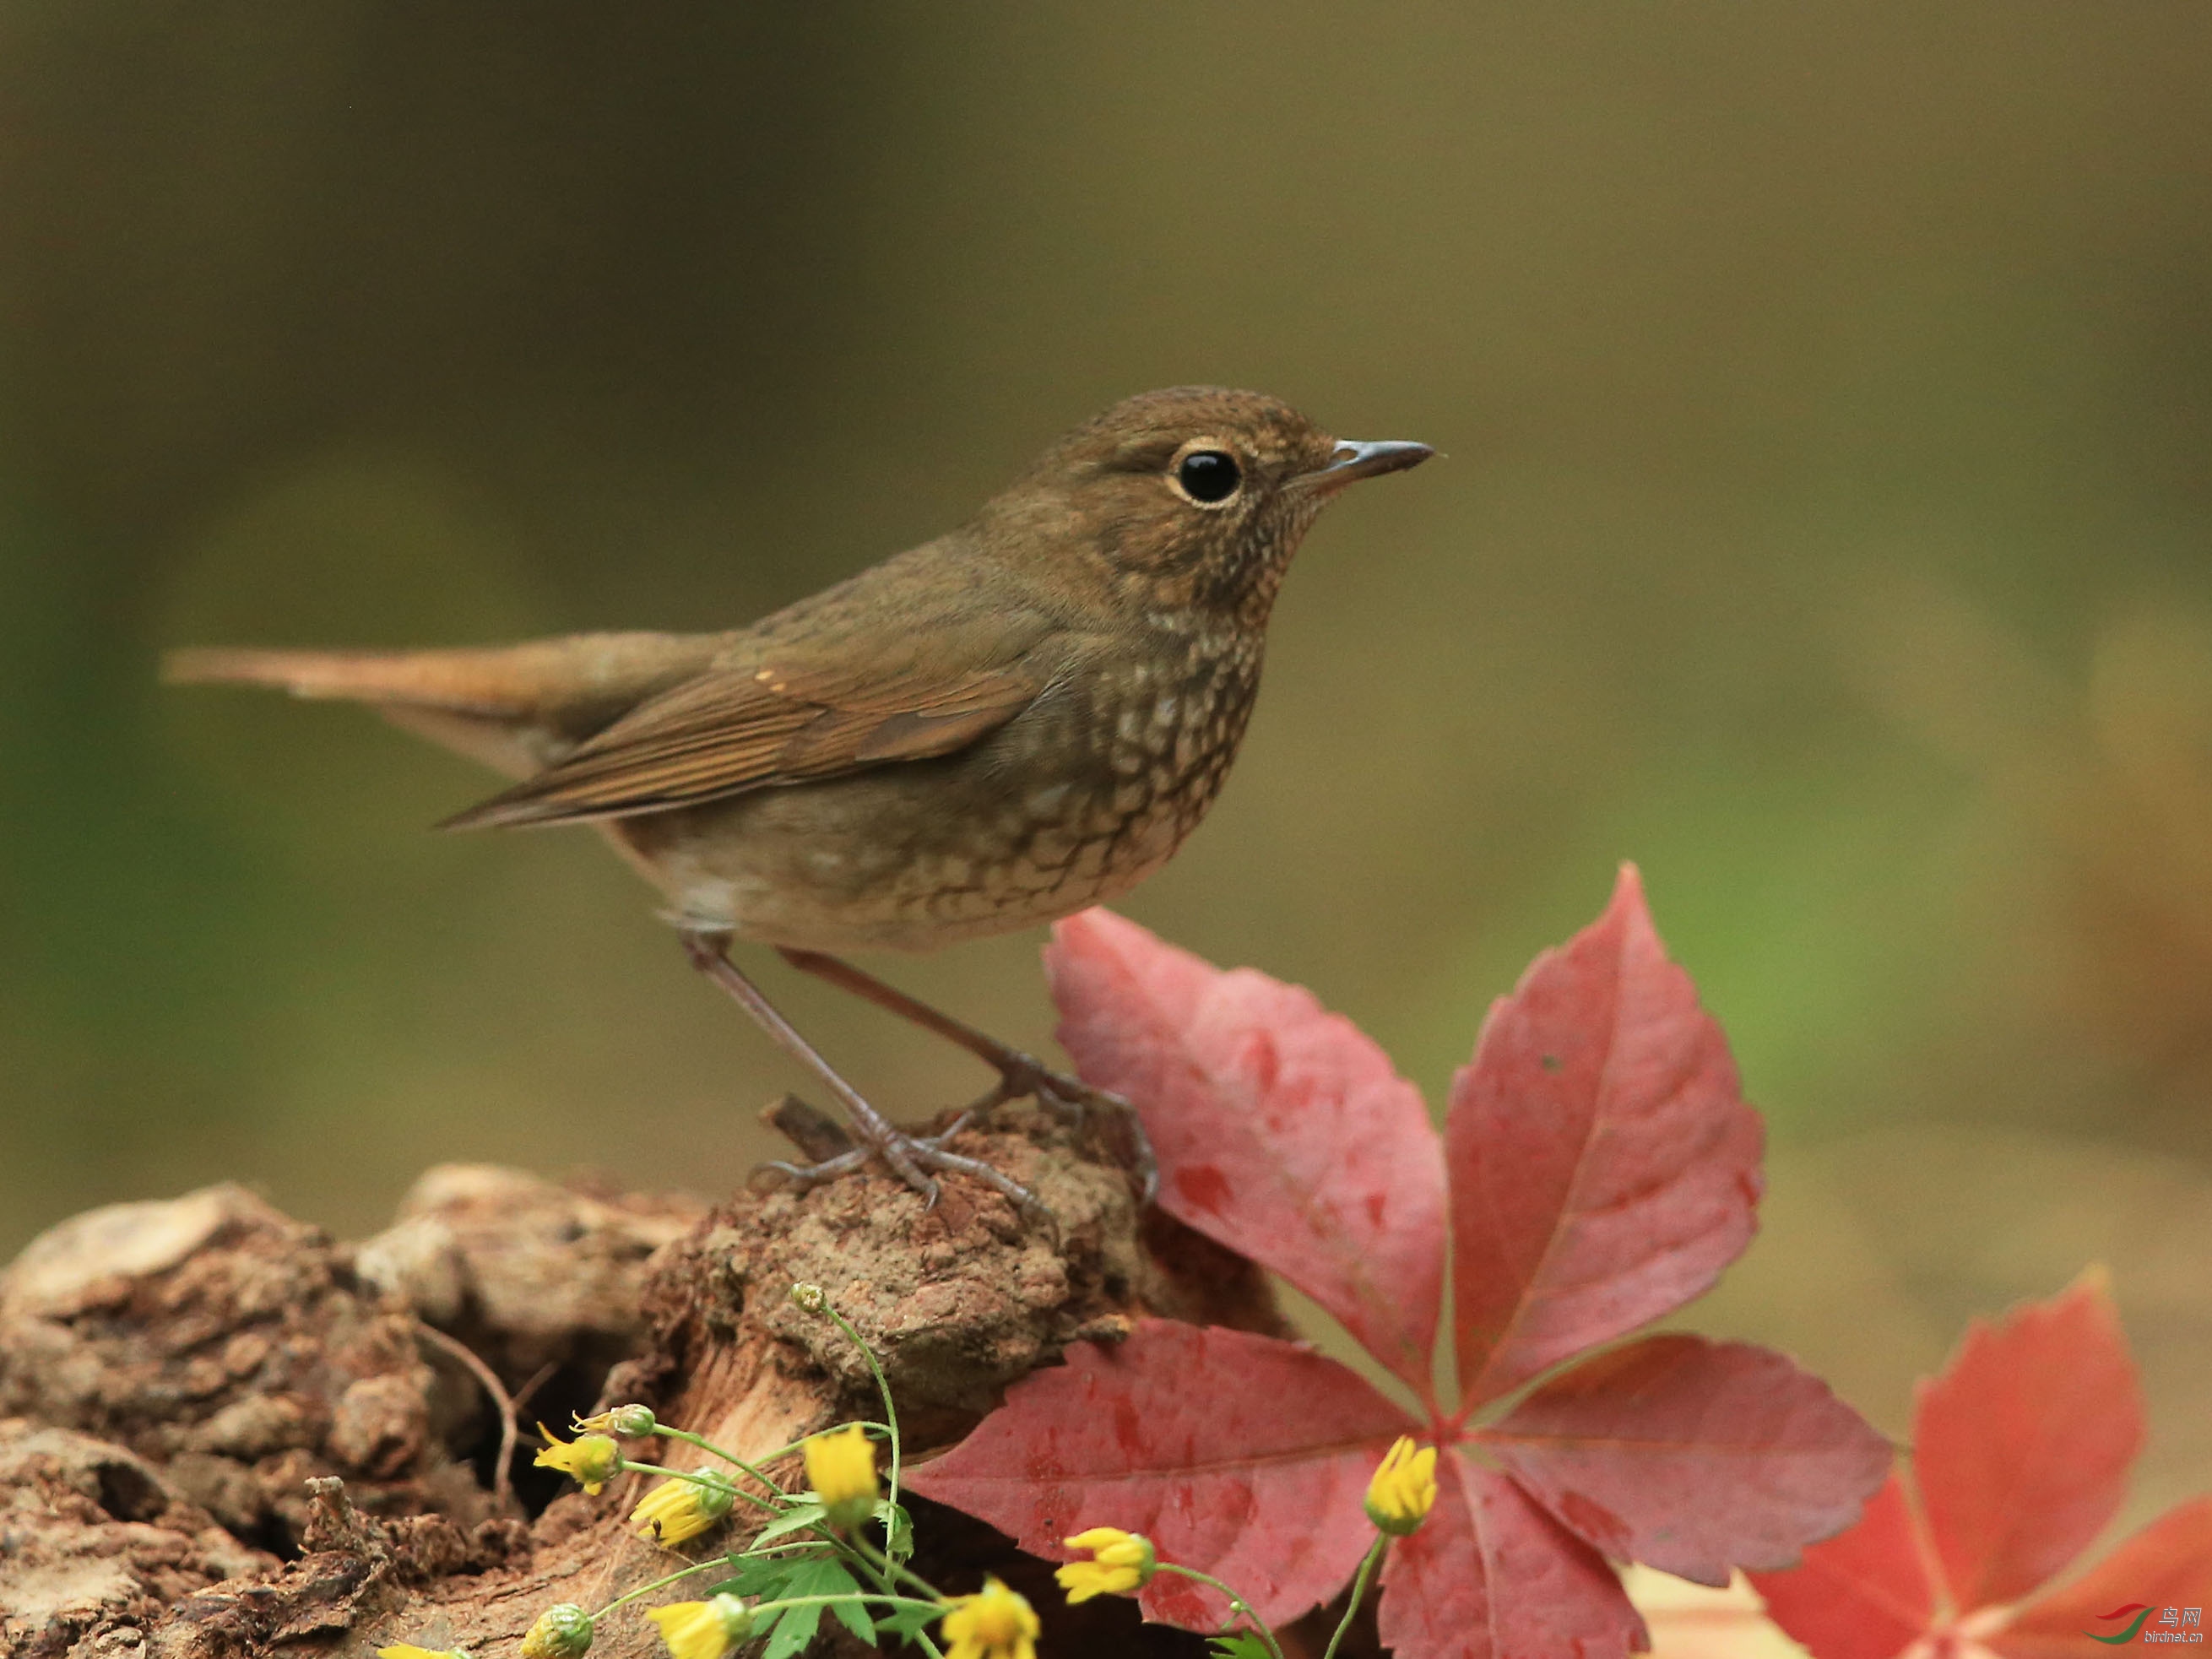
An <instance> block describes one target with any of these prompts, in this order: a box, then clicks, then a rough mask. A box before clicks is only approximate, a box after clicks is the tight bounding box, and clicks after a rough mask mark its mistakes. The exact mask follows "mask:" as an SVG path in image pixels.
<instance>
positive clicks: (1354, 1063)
mask: <svg viewBox="0 0 2212 1659" xmlns="http://www.w3.org/2000/svg"><path fill="white" fill-rule="evenodd" d="M1045 969H1046V972H1047V974H1048V976H1049V977H1050V979H1051V981H1052V991H1053V996H1054V1000H1056V1001H1057V1002H1058V1003H1059V1005H1060V1042H1061V1044H1062V1046H1064V1047H1065V1048H1066V1049H1067V1051H1068V1053H1069V1054H1073V1056H1074V1057H1075V1063H1076V1066H1077V1068H1078V1069H1079V1071H1080V1072H1081V1073H1082V1075H1083V1079H1084V1080H1085V1082H1087V1083H1091V1084H1094V1085H1097V1086H1098V1087H1099V1088H1102V1089H1111V1090H1113V1091H1115V1092H1116V1093H1119V1094H1121V1095H1124V1096H1127V1097H1128V1099H1129V1100H1130V1101H1132V1102H1133V1103H1134V1104H1135V1105H1136V1108H1137V1109H1138V1111H1139V1113H1141V1114H1142V1115H1143V1117H1144V1121H1145V1127H1146V1130H1147V1131H1148V1132H1149V1133H1151V1135H1152V1145H1153V1146H1154V1147H1155V1149H1156V1150H1157V1151H1158V1153H1159V1158H1160V1175H1161V1191H1160V1205H1161V1207H1162V1208H1164V1209H1165V1210H1166V1211H1167V1212H1169V1213H1170V1215H1173V1216H1175V1217H1176V1218H1177V1219H1179V1220H1182V1221H1185V1222H1188V1224H1189V1225H1191V1226H1193V1227H1195V1228H1197V1229H1198V1230H1199V1231H1200V1232H1202V1233H1205V1234H1206V1235H1207V1236H1208V1237H1211V1238H1213V1239H1215V1240H1217V1241H1218V1242H1219V1243H1223V1244H1225V1245H1227V1246H1228V1247H1229V1248H1230V1249H1232V1250H1236V1251H1237V1252H1239V1253H1240V1254H1242V1255H1247V1256H1249V1257H1250V1258H1251V1259H1252V1260H1253V1261H1257V1262H1259V1263H1260V1264H1261V1266H1263V1267H1272V1268H1273V1269H1274V1271H1275V1272H1277V1273H1280V1274H1282V1276H1283V1277H1284V1278H1285V1279H1289V1280H1290V1281H1291V1284H1293V1285H1297V1287H1298V1289H1300V1290H1301V1291H1304V1292H1305V1293H1306V1294H1307V1295H1308V1296H1310V1297H1312V1298H1313V1299H1314V1300H1315V1301H1316V1302H1317V1303H1319V1304H1321V1305H1322V1307H1323V1308H1325V1309H1327V1310H1328V1311H1329V1312H1330V1313H1332V1314H1334V1316H1336V1317H1337V1318H1338V1319H1339V1320H1340V1321H1342V1322H1343V1323H1344V1326H1345V1328H1346V1330H1348V1331H1350V1332H1351V1333H1352V1335H1353V1336H1354V1337H1356V1338H1358V1340H1359V1342H1360V1343H1361V1345H1362V1346H1364V1347H1365V1348H1366V1349H1367V1351H1368V1352H1370V1353H1372V1354H1373V1355H1374V1356H1375V1357H1376V1358H1377V1359H1379V1360H1381V1361H1382V1362H1383V1364H1384V1365H1386V1366H1388V1367H1389V1369H1390V1370H1392V1371H1393V1372H1395V1374H1396V1375H1397V1376H1401V1377H1403V1378H1404V1379H1405V1380H1406V1381H1407V1383H1411V1384H1412V1385H1413V1389H1414V1390H1415V1392H1417V1393H1418V1394H1419V1395H1420V1397H1421V1398H1422V1399H1423V1400H1430V1399H1431V1398H1432V1397H1433V1393H1434V1389H1433V1387H1432V1385H1431V1361H1432V1358H1433V1352H1434V1349H1435V1346H1436V1335H1437V1318H1438V1316H1439V1313H1440V1311H1441V1310H1440V1307H1439V1304H1440V1302H1441V1299H1442V1297H1443V1249H1444V1195H1443V1194H1444V1175H1443V1152H1442V1150H1441V1149H1440V1148H1439V1146H1437V1136H1436V1132H1435V1130H1434V1129H1433V1128H1431V1127H1430V1124H1429V1115H1428V1109H1427V1108H1426V1107H1425V1106H1424V1105H1423V1104H1422V1103H1421V1097H1420V1092H1419V1091H1418V1090H1417V1089H1415V1088H1414V1087H1413V1085H1412V1084H1410V1083H1408V1082H1407V1081H1406V1080H1405V1079H1403V1078H1401V1077H1400V1076H1399V1075H1398V1074H1397V1073H1395V1071H1393V1070H1392V1069H1391V1066H1390V1061H1389V1057H1388V1056H1386V1055H1385V1054H1383V1051H1382V1050H1381V1049H1380V1048H1376V1046H1375V1044H1374V1042H1373V1041H1372V1040H1371V1039H1370V1038H1369V1037H1367V1036H1365V1035H1364V1033H1362V1032H1361V1031H1360V1030H1359V1029H1358V1027H1357V1026H1355V1025H1353V1024H1352V1022H1351V1021H1350V1020H1348V1019H1346V1018H1343V1017H1342V1016H1341V1015H1339V1014H1332V1013H1328V1012H1326V1011H1324V1010H1323V1009H1322V1006H1321V1005H1320V1004H1319V1003H1317V1002H1316V1001H1315V1000H1314V998H1313V996H1312V994H1311V993H1310V992H1307V991H1304V990H1302V989H1300V988H1299V987H1297V986H1294V985H1285V984H1283V983H1281V982H1280V981H1276V980H1273V979H1269V978H1268V977H1267V975H1264V974H1261V973H1257V972H1255V971H1254V970H1253V969H1249V968H1240V969H1236V970H1234V971H1232V972H1228V973H1224V972H1223V971H1222V970H1221V969H1218V968H1215V967H1212V965H1210V964H1209V963H1205V962H1201V961H1200V959H1199V958H1198V957H1194V956H1192V955H1190V954H1189V953H1188V951H1178V950H1176V948H1175V947H1174V946H1172V945H1164V944H1163V943H1161V941H1160V940H1159V939H1157V938H1155V937H1154V936H1153V935H1152V934H1151V933H1147V932H1146V931H1145V929H1143V928H1142V927H1138V926H1137V924H1136V923H1134V922H1133V921H1123V920H1122V919H1121V917H1119V916H1117V915H1114V914H1112V913H1111V912H1110V911H1107V910H1085V911H1084V912H1082V913H1081V914H1079V915H1073V916H1070V917H1069V918H1068V919H1067V920H1066V921H1063V922H1061V923H1060V925H1059V926H1058V927H1055V928H1054V930H1053V942H1052V944H1051V945H1049V946H1048V948H1047V950H1046V951H1045Z"/></svg>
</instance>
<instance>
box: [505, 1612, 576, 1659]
mask: <svg viewBox="0 0 2212 1659" xmlns="http://www.w3.org/2000/svg"><path fill="white" fill-rule="evenodd" d="M591 1650H592V1620H591V1615H590V1614H588V1613H586V1612H585V1611H584V1610H583V1608H581V1607H578V1606H576V1605H575V1603H574V1602H573V1601H563V1602H562V1603H561V1605H560V1606H558V1607H548V1608H546V1609H545V1611H544V1612H543V1613H539V1614H538V1622H537V1623H536V1624H534V1625H532V1626H531V1627H530V1630H529V1632H528V1634H526V1636H524V1637H523V1638H522V1659H583V1656H584V1655H585V1654H586V1653H589V1652H590V1651H591Z"/></svg>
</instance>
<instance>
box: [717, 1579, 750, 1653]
mask: <svg viewBox="0 0 2212 1659" xmlns="http://www.w3.org/2000/svg"><path fill="white" fill-rule="evenodd" d="M707 1605H708V1607H712V1608H714V1616H715V1617H716V1618H718V1619H720V1620H721V1621H722V1634H723V1635H724V1636H725V1637H726V1638H728V1640H729V1644H730V1645H731V1646H732V1647H735V1646H737V1644H738V1643H740V1642H742V1641H744V1639H745V1638H747V1637H748V1636H750V1635H751V1634H752V1633H753V1610H752V1609H751V1608H750V1607H747V1606H746V1605H745V1604H744V1602H743V1601H739V1600H738V1598H737V1597H736V1596H734V1595H731V1594H730V1593H729V1592H728V1591H727V1590H725V1591H723V1592H722V1594H720V1595H714V1596H709V1597H708V1600H707Z"/></svg>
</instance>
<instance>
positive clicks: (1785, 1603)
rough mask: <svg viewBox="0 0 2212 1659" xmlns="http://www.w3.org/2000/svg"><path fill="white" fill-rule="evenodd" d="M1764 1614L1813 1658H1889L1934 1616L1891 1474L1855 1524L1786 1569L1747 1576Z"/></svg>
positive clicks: (1932, 1592) (1905, 1507) (1930, 1590)
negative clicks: (1797, 1563)
mask: <svg viewBox="0 0 2212 1659" xmlns="http://www.w3.org/2000/svg"><path fill="white" fill-rule="evenodd" d="M1751 1582H1752V1585H1753V1588H1754V1589H1757V1590H1758V1591H1759V1595H1760V1596H1761V1597H1762V1598H1763V1599H1764V1600H1765V1602H1766V1614H1767V1617H1768V1618H1770V1619H1771V1620H1774V1622H1775V1623H1776V1624H1778V1625H1779V1626H1782V1628H1783V1629H1784V1630H1786V1631H1788V1632H1790V1635H1792V1636H1794V1637H1796V1638H1797V1639H1798V1640H1799V1641H1800V1642H1802V1643H1803V1644H1805V1645H1806V1646H1807V1647H1808V1648H1810V1649H1811V1650H1813V1651H1814V1653H1815V1654H1817V1655H1819V1656H1820V1659H1893V1656H1895V1655H1897V1654H1899V1653H1902V1652H1904V1651H1905V1648H1906V1647H1907V1646H1908V1645H1909V1644H1911V1642H1912V1641H1913V1639H1914V1638H1917V1637H1918V1636H1920V1635H1922V1634H1923V1632H1926V1631H1927V1629H1928V1628H1929V1625H1930V1624H1931V1623H1932V1622H1933V1620H1934V1619H1935V1616H1936V1587H1935V1585H1934V1583H1932V1582H1930V1580H1929V1577H1928V1571H1927V1569H1926V1567H1925V1566H1924V1565H1923V1563H1922V1560H1921V1556H1920V1546H1919V1542H1918V1541H1917V1539H1916V1538H1915V1537H1914V1535H1913V1521H1912V1509H1911V1504H1910V1502H1909V1501H1908V1500H1907V1498H1905V1485H1904V1483H1903V1482H1902V1481H1901V1480H1899V1479H1898V1477H1897V1476H1896V1475H1894V1474H1893V1475H1891V1476H1890V1477H1889V1480H1887V1483H1886V1484H1884V1486H1882V1489H1881V1491H1880V1492H1876V1493H1875V1495H1874V1501H1873V1502H1871V1503H1870V1504H1868V1505H1867V1507H1866V1515H1865V1516H1864V1518H1863V1519H1862V1520H1861V1521H1860V1522H1859V1523H1858V1525H1857V1526H1856V1527H1853V1528H1851V1529H1850V1531H1849V1532H1847V1533H1844V1534H1843V1535H1842V1536H1841V1537H1838V1538H1831V1539H1829V1540H1828V1541H1826V1542H1825V1543H1820V1544H1815V1545H1814V1546H1813V1547H1811V1548H1809V1549H1808V1550H1807V1551H1806V1552H1805V1562H1804V1565H1802V1566H1801V1567H1799V1568H1797V1569H1796V1571H1792V1572H1780V1573H1756V1572H1755V1573H1753V1574H1752V1576H1751Z"/></svg>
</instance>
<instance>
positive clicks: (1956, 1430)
mask: <svg viewBox="0 0 2212 1659" xmlns="http://www.w3.org/2000/svg"><path fill="white" fill-rule="evenodd" d="M2142 1439H2143V1408H2142V1389H2141V1387H2140V1386H2139V1385H2138V1383H2137V1382H2136V1369H2135V1364H2134V1362H2133V1361H2132V1360H2131V1359H2130V1358H2129V1357H2128V1347H2127V1339H2126V1338H2125V1337H2124V1335H2123V1334H2121V1331H2120V1321H2119V1314H2118V1310H2116V1309H2115V1308H2114V1307H2113V1306H2112V1295H2111V1292H2110V1291H2108V1290H2107V1289H2106V1284H2105V1279H2104V1276H2103V1274H2102V1273H2096V1272H2092V1273H2085V1274H2083V1275H2082V1276H2081V1278H2080V1279H2076V1280H2075V1282H2074V1284H2073V1285H2070V1286H2069V1287H2068V1288H2067V1289H2066V1290H2065V1291H2063V1292H2061V1293H2060V1294H2059V1295H2058V1296H2057V1297H2053V1298H2052V1299H2051V1300H2050V1301H2048V1302H2041V1303H2031V1304H2028V1305H2027V1306H2026V1307H2024V1308H2021V1309H2018V1310H2015V1312H2013V1313H2012V1314H2010V1315H2009V1316H2007V1317H2005V1318H2004V1319H2002V1320H2000V1321H1999V1322H1997V1323H1996V1324H1994V1325H1988V1324H1984V1323H1982V1322H1979V1321H1976V1322H1974V1323H1973V1324H1972V1325H1971V1326H1969V1327H1968V1328H1967V1330H1966V1340H1965V1341H1964V1342H1963V1343H1962V1344H1960V1348H1959V1352H1957V1354H1956V1355H1954V1357H1953V1358H1952V1360H1951V1363H1950V1364H1948V1366H1946V1367H1945V1368H1944V1370H1943V1374H1942V1376H1938V1377H1936V1379H1935V1380H1934V1381H1932V1382H1928V1383H1923V1384H1921V1387H1920V1398H1919V1404H1918V1407H1917V1410H1916V1411H1915V1413H1914V1417H1913V1431H1912V1442H1913V1446H1914V1448H1915V1458H1914V1464H1913V1475H1914V1480H1915V1482H1916V1484H1917V1486H1918V1487H1919V1489H1920V1501H1921V1504H1922V1506H1923V1509H1924V1510H1925V1511H1926V1513H1927V1516H1928V1525H1929V1531H1930V1532H1931V1533H1932V1534H1934V1536H1935V1541H1936V1554H1937V1555H1938V1556H1939V1557H1940V1558H1941V1559H1942V1564H1943V1571H1944V1575H1945V1577H1947V1578H1948V1580H1949V1581H1950V1586H1951V1592H1952V1595H1953V1596H1954V1599H1955V1600H1956V1601H1957V1602H1958V1605H1959V1606H1960V1607H1988V1606H1990V1605H1992V1604H1994V1603H1996V1602H2001V1601H2016V1600H2018V1599H2019V1598H2020V1597H2021V1596H2022V1595H2026V1594H2027V1592H2028V1591H2030V1590H2032V1589H2034V1588H2035V1587H2036V1586H2037V1585H2038V1584H2040V1583H2044V1582H2045V1580H2046V1579H2048V1578H2050V1577H2051V1575H2052V1574H2053V1573H2055V1572H2057V1571H2058V1570H2059V1569H2060V1568H2062V1567H2063V1566H2064V1565H2066V1564H2067V1563H2068V1562H2069V1561H2071V1560H2072V1559H2074V1558H2075V1556H2076V1555H2078V1554H2080V1553H2081V1551H2082V1550H2083V1549H2085V1548H2087V1546H2088V1543H2089V1541H2090V1540H2091V1539H2093V1538H2094V1537H2095V1536H2096V1535H2097V1534H2099V1533H2100V1532H2101V1531H2102V1530H2103V1529H2104V1528H2105V1526H2106V1523H2107V1522H2110V1521H2111V1520H2112V1517H2113V1516H2115V1515H2117V1514H2118V1513H2119V1509H2120V1504H2121V1502H2122V1500H2123V1499H2124V1498H2125V1497H2126V1496H2127V1485H2128V1468H2129V1466H2130V1464H2132V1463H2133V1462H2135V1459H2136V1452H2137V1451H2139V1450H2140V1449H2142Z"/></svg>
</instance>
